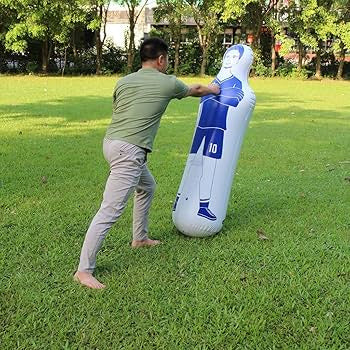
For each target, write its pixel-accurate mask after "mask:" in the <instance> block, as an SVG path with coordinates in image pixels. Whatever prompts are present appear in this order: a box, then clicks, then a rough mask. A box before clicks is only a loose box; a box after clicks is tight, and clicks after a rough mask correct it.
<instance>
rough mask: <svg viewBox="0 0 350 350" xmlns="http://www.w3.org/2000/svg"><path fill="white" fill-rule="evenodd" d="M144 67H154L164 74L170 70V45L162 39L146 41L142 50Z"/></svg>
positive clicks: (142, 45)
mask: <svg viewBox="0 0 350 350" xmlns="http://www.w3.org/2000/svg"><path fill="white" fill-rule="evenodd" d="M140 56H141V63H142V67H152V68H155V69H157V70H159V71H160V72H162V73H165V71H166V70H167V68H168V45H167V44H166V42H165V41H164V40H162V39H160V38H155V37H154V38H149V39H146V40H145V41H144V42H143V43H142V44H141V48H140Z"/></svg>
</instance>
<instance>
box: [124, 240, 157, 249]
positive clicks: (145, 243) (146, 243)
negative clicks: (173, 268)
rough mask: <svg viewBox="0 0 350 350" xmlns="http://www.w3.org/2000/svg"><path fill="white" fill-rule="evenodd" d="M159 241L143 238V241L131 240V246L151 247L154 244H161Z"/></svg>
mask: <svg viewBox="0 0 350 350" xmlns="http://www.w3.org/2000/svg"><path fill="white" fill-rule="evenodd" d="M161 243H162V242H161V241H158V240H156V239H144V240H143V241H135V240H133V241H132V242H131V247H132V248H141V247H153V246H155V245H158V244H161Z"/></svg>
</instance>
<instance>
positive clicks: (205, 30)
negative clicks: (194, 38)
mask: <svg viewBox="0 0 350 350" xmlns="http://www.w3.org/2000/svg"><path fill="white" fill-rule="evenodd" d="M185 1H186V3H187V5H188V10H189V14H190V15H191V16H192V17H193V19H194V21H195V23H196V27H197V32H198V39H199V45H200V47H201V51H202V62H201V70H200V75H204V74H205V70H206V66H207V60H208V50H209V48H210V47H211V45H212V44H213V42H214V39H215V37H216V36H217V34H218V33H220V31H221V30H222V24H221V11H222V10H219V9H218V4H217V2H216V1H215V0H185Z"/></svg>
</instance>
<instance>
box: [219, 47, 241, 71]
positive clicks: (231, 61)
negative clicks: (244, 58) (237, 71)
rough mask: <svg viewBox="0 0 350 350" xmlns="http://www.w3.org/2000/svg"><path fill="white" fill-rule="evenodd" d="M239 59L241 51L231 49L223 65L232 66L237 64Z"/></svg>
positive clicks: (225, 66)
mask: <svg viewBox="0 0 350 350" xmlns="http://www.w3.org/2000/svg"><path fill="white" fill-rule="evenodd" d="M238 61H239V51H238V50H231V51H229V52H228V53H227V54H226V55H225V57H224V61H223V67H224V68H231V67H232V66H234V65H236V64H237V63H238Z"/></svg>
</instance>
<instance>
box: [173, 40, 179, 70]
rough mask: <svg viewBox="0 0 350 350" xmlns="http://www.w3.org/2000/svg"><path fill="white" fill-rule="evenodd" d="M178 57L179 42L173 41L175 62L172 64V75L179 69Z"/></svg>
mask: <svg viewBox="0 0 350 350" xmlns="http://www.w3.org/2000/svg"><path fill="white" fill-rule="evenodd" d="M179 57H180V40H179V39H176V41H175V62H174V74H175V75H176V74H177V71H178V69H179V60H180V59H179Z"/></svg>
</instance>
